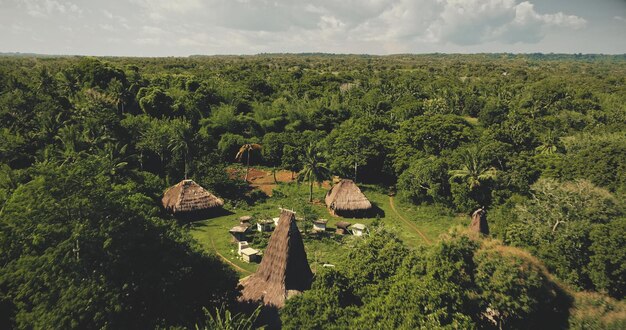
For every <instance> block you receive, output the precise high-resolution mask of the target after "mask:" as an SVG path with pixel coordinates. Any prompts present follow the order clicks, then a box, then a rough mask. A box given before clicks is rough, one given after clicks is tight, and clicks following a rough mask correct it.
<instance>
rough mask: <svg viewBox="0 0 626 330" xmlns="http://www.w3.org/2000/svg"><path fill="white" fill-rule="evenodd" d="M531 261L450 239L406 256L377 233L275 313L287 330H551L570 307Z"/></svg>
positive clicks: (399, 245)
mask: <svg viewBox="0 0 626 330" xmlns="http://www.w3.org/2000/svg"><path fill="white" fill-rule="evenodd" d="M569 299H570V298H569V297H568V295H567V294H566V293H565V292H562V291H561V289H560V288H559V287H558V286H557V285H556V284H554V283H552V282H551V281H550V280H549V279H548V278H547V277H546V274H545V273H544V271H543V270H542V269H541V266H540V265H538V264H537V263H536V261H535V260H533V259H532V258H531V257H529V256H527V255H524V254H520V253H519V251H516V250H514V249H508V248H504V247H502V246H500V245H498V244H492V243H486V242H485V243H484V245H483V246H481V245H480V243H478V242H475V241H472V240H469V239H468V238H467V237H466V236H453V237H451V238H449V239H445V240H443V241H442V242H440V243H438V244H436V245H434V246H432V247H429V248H424V249H422V250H419V251H408V250H406V248H404V246H403V245H402V243H401V242H400V241H398V239H397V238H395V236H394V235H393V234H391V233H389V232H387V231H385V230H381V229H379V230H378V231H376V232H375V233H373V235H372V236H371V237H369V238H368V239H367V240H365V241H363V242H361V243H360V244H358V245H357V246H355V249H354V250H353V252H351V253H350V256H349V258H348V260H346V263H345V265H343V266H341V267H338V268H337V269H336V270H335V269H330V270H326V271H322V272H319V273H318V274H316V278H315V282H314V285H313V288H312V289H311V290H310V291H307V292H305V293H304V294H302V295H300V296H297V297H295V298H293V299H291V300H289V301H288V303H287V306H285V308H284V309H283V310H282V312H281V318H282V320H283V326H284V327H285V328H287V329H315V328H319V327H321V326H324V327H327V328H346V329H348V328H355V327H359V326H360V325H361V326H362V325H363V324H375V325H376V327H378V328H383V329H417V328H428V329H432V328H442V327H443V328H463V329H471V328H495V327H505V328H507V329H514V328H528V327H529V326H533V327H540V328H550V327H563V326H565V325H566V324H567V318H568V315H567V310H568V308H569V305H570V302H569Z"/></svg>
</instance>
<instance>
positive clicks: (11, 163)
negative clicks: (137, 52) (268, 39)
mask: <svg viewBox="0 0 626 330" xmlns="http://www.w3.org/2000/svg"><path fill="white" fill-rule="evenodd" d="M625 296H626V56H624V55H583V54H571V55H560V54H540V53H536V54H532V53H529V54H510V53H499V54H495V53H494V54H473V55H459V54H456V55H455V54H448V55H444V54H438V53H435V54H424V55H387V56H374V55H332V54H322V53H307V54H259V55H246V56H235V55H233V56H226V55H223V56H189V57H162V58H159V57H155V58H144V57H89V56H36V55H26V54H21V55H19V54H4V55H2V56H0V329H256V328H265V329H278V328H282V329H625V328H626V300H625Z"/></svg>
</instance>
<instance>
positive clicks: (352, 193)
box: [325, 179, 372, 218]
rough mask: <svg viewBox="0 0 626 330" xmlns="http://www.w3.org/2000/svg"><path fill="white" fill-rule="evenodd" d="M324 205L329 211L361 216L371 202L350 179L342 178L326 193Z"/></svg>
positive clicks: (370, 207) (347, 215) (368, 208)
mask: <svg viewBox="0 0 626 330" xmlns="http://www.w3.org/2000/svg"><path fill="white" fill-rule="evenodd" d="M325 202H326V206H327V207H328V209H329V210H330V212H331V213H333V214H336V215H341V216H345V217H352V218H355V217H363V216H365V215H367V212H368V211H370V210H371V209H372V203H370V201H369V200H368V199H367V197H365V195H364V194H363V193H362V192H361V189H359V187H358V186H357V185H356V184H355V183H354V181H352V180H348V179H343V180H341V181H339V183H337V184H336V185H334V186H333V187H332V188H331V189H330V190H329V191H328V193H326V199H325Z"/></svg>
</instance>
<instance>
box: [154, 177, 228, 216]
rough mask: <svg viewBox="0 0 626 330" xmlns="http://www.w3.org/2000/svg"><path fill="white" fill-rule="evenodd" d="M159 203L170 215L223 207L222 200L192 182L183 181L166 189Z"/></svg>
mask: <svg viewBox="0 0 626 330" xmlns="http://www.w3.org/2000/svg"><path fill="white" fill-rule="evenodd" d="M161 202H162V203H163V207H164V208H165V209H166V210H168V211H169V212H172V213H180V212H192V211H202V210H207V209H211V208H214V207H220V206H222V205H224V201H223V200H221V199H219V198H217V197H216V196H215V195H213V194H211V193H210V192H208V191H206V190H205V189H204V188H202V187H201V186H200V185H199V184H197V183H195V182H194V181H193V180H183V181H181V182H179V183H177V184H176V185H174V186H172V187H170V188H169V189H167V190H166V191H165V194H163V199H162V200H161Z"/></svg>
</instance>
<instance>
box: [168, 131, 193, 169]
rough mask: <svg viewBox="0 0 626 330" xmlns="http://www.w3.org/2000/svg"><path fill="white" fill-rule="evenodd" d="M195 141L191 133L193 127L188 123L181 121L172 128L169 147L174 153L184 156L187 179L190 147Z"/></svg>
mask: <svg viewBox="0 0 626 330" xmlns="http://www.w3.org/2000/svg"><path fill="white" fill-rule="evenodd" d="M192 139H193V133H192V131H191V125H190V124H189V122H187V121H180V122H178V123H176V125H174V126H173V128H172V135H171V137H170V140H169V144H168V147H169V149H170V150H171V151H172V153H175V152H179V151H180V152H181V153H182V156H183V166H184V173H185V179H187V174H188V173H187V170H188V168H189V166H188V158H189V146H190V142H191V140H192Z"/></svg>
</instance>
